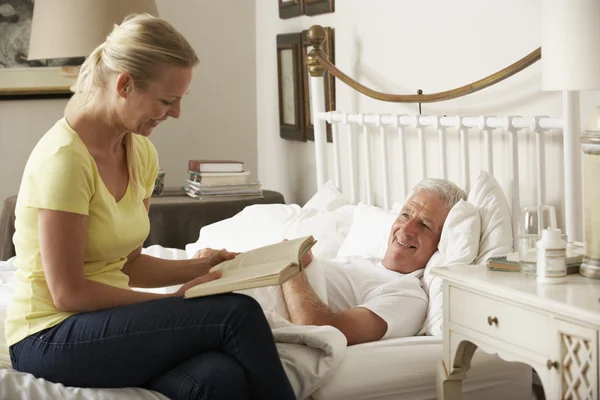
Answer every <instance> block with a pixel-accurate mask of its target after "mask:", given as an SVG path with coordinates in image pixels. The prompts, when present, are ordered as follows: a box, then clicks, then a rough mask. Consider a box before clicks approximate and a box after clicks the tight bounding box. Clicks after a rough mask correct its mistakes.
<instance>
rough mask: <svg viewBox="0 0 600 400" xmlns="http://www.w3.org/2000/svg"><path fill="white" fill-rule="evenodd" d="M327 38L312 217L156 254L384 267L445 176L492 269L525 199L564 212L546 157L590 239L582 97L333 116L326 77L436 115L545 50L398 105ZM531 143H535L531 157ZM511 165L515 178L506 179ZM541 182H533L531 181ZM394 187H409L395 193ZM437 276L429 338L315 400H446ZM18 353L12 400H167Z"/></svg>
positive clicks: (477, 374) (485, 373)
mask: <svg viewBox="0 0 600 400" xmlns="http://www.w3.org/2000/svg"><path fill="white" fill-rule="evenodd" d="M323 35H324V31H323V29H322V28H321V27H318V26H316V27H313V28H311V30H310V34H309V37H310V38H311V43H312V45H313V50H312V52H311V54H310V55H309V57H308V64H309V68H310V69H311V73H312V77H311V83H310V84H311V91H312V99H313V101H312V115H313V118H314V138H315V143H314V148H315V165H316V191H315V194H314V196H313V197H312V198H311V199H310V200H309V201H308V202H307V203H306V204H305V205H304V206H302V207H300V206H299V205H294V204H289V205H283V204H276V205H255V206H250V207H248V208H246V209H244V210H243V211H242V212H241V213H239V214H238V215H236V216H235V217H233V218H230V219H228V220H224V221H221V222H218V223H216V224H212V225H209V226H207V227H204V228H203V229H202V230H201V232H200V237H199V239H198V241H196V242H194V243H190V244H189V245H188V246H186V249H185V250H184V249H164V248H159V247H156V246H153V247H152V248H147V249H145V250H144V251H145V252H147V253H149V254H162V255H165V256H167V257H170V258H178V257H187V256H190V255H191V254H193V252H194V251H195V250H196V249H198V248H202V247H213V248H220V247H227V248H229V249H230V250H232V251H243V250H246V249H249V248H252V247H256V246H260V245H264V244H268V243H273V242H276V241H279V240H282V239H283V238H292V237H298V236H301V235H304V234H313V235H314V236H315V237H316V238H317V239H318V241H319V242H318V244H317V246H316V247H315V249H314V251H315V257H317V258H322V259H335V258H340V257H354V256H357V257H358V256H360V257H363V256H364V257H366V256H375V257H378V256H379V257H380V256H381V253H382V247H381V243H382V241H381V235H385V234H387V231H388V229H389V225H390V224H391V221H392V220H393V218H394V217H395V215H396V213H397V206H398V205H399V204H401V202H402V201H403V200H404V199H405V198H406V196H407V194H408V193H409V188H410V186H412V184H414V183H416V182H417V181H418V180H420V179H422V178H425V177H429V176H433V177H444V178H449V179H451V180H454V181H456V182H457V183H458V184H459V185H460V186H461V187H463V189H465V190H466V191H467V192H468V193H469V201H471V202H474V204H476V205H477V207H479V210H480V211H479V214H478V216H479V217H480V222H481V225H480V231H478V235H477V241H476V244H475V245H476V246H477V249H476V250H477V251H476V252H475V254H474V255H473V258H472V259H471V260H470V262H468V263H469V264H470V263H477V262H484V261H485V260H486V258H487V257H490V256H492V255H495V254H499V253H502V252H506V251H507V250H508V249H511V248H512V246H513V242H514V238H515V235H514V227H515V226H516V224H513V223H512V222H513V221H515V219H516V218H517V213H515V212H514V210H518V209H519V207H520V205H521V204H522V203H523V202H522V199H521V195H522V194H523V193H522V191H524V192H526V193H525V196H524V197H525V198H526V199H527V200H526V201H531V200H532V199H533V201H535V202H536V204H544V203H548V202H549V201H554V200H556V198H554V197H552V196H549V195H548V193H547V191H546V184H545V182H546V180H547V177H546V173H547V171H548V170H550V169H552V168H556V167H557V166H556V165H555V164H556V163H546V157H545V155H546V154H549V155H550V157H551V159H553V160H560V161H561V162H560V163H559V164H561V167H564V175H563V176H564V186H565V187H564V193H567V195H566V197H565V198H564V220H565V223H564V228H565V231H566V233H567V234H568V236H569V238H570V239H572V240H573V239H574V240H579V239H581V235H582V229H581V224H582V219H581V214H580V212H581V211H580V210H578V207H577V205H578V204H580V202H581V184H580V183H578V182H580V180H581V173H580V156H579V148H578V146H577V145H576V143H575V138H576V136H575V135H574V134H573V132H574V131H575V130H576V126H577V125H576V123H575V118H574V116H575V115H577V109H576V107H575V106H573V97H572V95H571V94H568V93H567V94H565V96H564V102H565V104H566V107H565V110H566V112H565V115H563V116H562V117H560V118H549V117H545V116H518V117H515V116H508V117H498V116H493V115H492V116H486V115H483V116H461V115H458V116H447V115H441V116H429V115H427V116H426V115H419V114H414V115H406V114H402V115H394V114H390V113H387V112H386V113H380V114H378V113H369V114H362V113H345V112H343V111H341V110H335V111H329V112H326V111H325V107H324V104H325V102H324V90H323V87H324V85H323V76H322V75H323V72H324V70H325V69H327V71H328V72H329V73H330V74H332V75H333V76H335V77H336V78H338V79H340V80H341V81H343V82H345V83H348V84H349V85H350V86H352V87H353V88H354V89H356V90H357V91H359V92H361V93H366V94H368V95H371V96H372V97H375V98H378V99H383V100H385V101H398V102H412V103H419V102H422V103H425V102H429V101H439V100H444V99H449V98H453V96H458V95H464V94H468V93H471V92H472V91H474V90H478V89H483V88H485V87H486V86H489V85H490V84H493V83H494V82H495V81H499V80H502V79H505V78H507V77H509V76H510V75H512V74H514V73H517V72H518V71H520V70H521V69H523V68H526V67H527V66H528V65H531V64H532V63H533V62H535V61H537V60H539V57H540V53H539V49H538V51H537V52H533V53H532V54H530V55H529V56H527V57H526V58H524V59H523V60H520V61H519V62H517V63H515V64H513V65H512V66H510V67H509V68H507V69H506V70H503V71H501V72H502V73H501V74H499V75H498V74H496V75H494V76H495V78H494V79H495V80H490V79H487V78H485V79H483V80H482V81H478V82H475V83H474V84H472V85H467V86H465V87H464V88H466V89H464V88H459V89H457V90H455V91H449V92H445V93H444V96H439V95H409V96H393V95H385V94H381V93H377V92H374V91H372V90H370V89H368V88H365V87H363V86H362V85H360V84H359V83H357V82H355V81H352V80H351V79H350V78H349V77H348V76H346V75H345V74H343V73H342V72H341V71H339V70H338V69H337V68H336V67H335V66H334V65H333V64H331V63H330V62H329V61H327V58H326V57H324V56H323V54H322V53H321V51H320V44H321V42H322V40H323V38H324V36H323ZM327 124H329V125H331V131H332V136H333V144H328V143H327V138H326V130H327V128H326V125H327ZM525 135H527V137H528V138H529V139H527V144H526V146H524V147H522V146H521V142H522V137H524V136H525ZM531 138H533V140H534V144H533V145H532V144H531V143H530V139H531ZM563 141H564V146H563ZM563 147H564V151H563ZM495 155H496V157H495V158H494V156H495ZM519 155H520V156H521V157H522V158H521V161H523V160H525V164H526V165H528V166H530V167H531V168H530V170H529V171H528V172H530V173H529V174H525V178H526V179H523V176H522V175H523V174H522V173H520V170H519V164H520V161H519ZM550 157H549V158H550ZM499 163H500V164H501V165H503V166H504V168H503V169H501V170H500V171H496V172H497V173H496V174H494V168H495V167H496V168H497V165H498V164H499ZM455 165H456V166H459V168H455V169H454V170H456V171H458V172H457V173H456V174H455V175H453V174H452V171H453V168H452V167H453V166H455ZM481 171H484V172H483V173H482V172H481ZM507 171H508V172H507ZM553 171H554V170H553ZM561 173H562V171H561ZM531 176H533V180H529V178H530V177H531ZM495 177H496V178H498V179H496V178H495ZM392 182H397V183H399V184H398V185H392ZM527 196H529V197H527ZM559 201H562V199H560V198H559ZM504 203H505V204H504ZM482 210H484V211H482ZM511 210H512V212H511ZM257 231H259V232H257ZM365 232H366V233H368V235H365ZM361 234H362V235H361ZM384 237H385V236H384ZM442 263H443V262H442ZM428 266H429V265H428ZM433 267H435V264H432V268H433ZM0 271H1V272H2V274H1V275H0V302H1V303H2V304H1V307H0V317H3V313H4V307H5V305H6V302H7V299H8V296H9V294H10V288H11V282H10V281H11V272H12V266H11V263H10V260H9V262H5V263H2V264H0ZM426 273H427V270H426V271H425V275H424V278H423V279H424V286H427V290H428V294H429V298H430V310H429V311H431V313H430V314H429V315H428V319H427V320H426V325H427V326H424V328H423V330H422V333H423V334H421V335H418V336H414V337H409V338H402V339H391V340H383V341H379V342H375V343H366V344H361V345H355V346H350V347H349V348H347V349H346V350H345V352H344V357H343V359H341V360H340V362H339V363H337V364H336V366H335V368H332V369H330V370H329V371H328V372H327V373H326V374H324V375H323V376H321V377H320V378H322V379H320V381H319V384H318V385H317V386H315V387H314V388H312V389H311V390H310V397H311V398H312V399H314V400H321V399H328V400H329V399H398V398H402V399H433V398H435V397H436V387H435V376H436V369H437V366H438V364H439V361H440V360H441V359H442V337H441V336H440V334H439V332H440V329H441V325H440V324H441V322H440V321H439V320H436V318H435V317H434V314H435V315H439V314H440V313H441V310H442V308H443V304H441V303H440V301H441V300H440V297H439V293H440V292H439V290H438V292H436V293H435V294H434V293H433V291H434V290H435V288H436V287H438V289H439V285H436V282H435V280H429V281H427V276H428V275H427V274H426ZM164 290H172V288H171V289H164ZM433 308H435V310H432V309H433ZM434 311H435V312H434ZM436 332H437V333H436ZM6 350H7V349H6V346H5V345H3V343H0V363H3V366H4V367H6V369H2V370H0V382H1V384H0V398H58V397H61V398H77V399H91V398H94V399H100V398H114V397H117V396H118V398H124V399H156V398H158V399H162V398H164V397H162V396H161V395H159V394H157V393H153V392H149V391H145V390H142V389H121V390H98V389H76V388H64V387H62V386H61V385H54V384H50V383H48V382H44V381H41V380H35V379H33V378H32V377H31V376H28V375H27V374H19V373H16V372H14V371H11V370H10V369H9V367H10V363H9V361H10V360H9V359H8V358H7V357H6ZM472 364H473V365H474V366H476V368H474V369H473V371H469V373H468V374H467V379H466V380H465V382H464V384H463V393H464V398H465V399H483V398H485V399H508V398H510V399H529V398H531V395H532V371H531V368H530V367H528V366H526V365H523V364H514V363H508V362H505V361H503V360H501V359H500V358H499V357H497V356H495V355H489V354H485V353H483V352H480V351H477V352H476V355H475V356H474V358H473V363H472ZM304 397H305V396H302V398H304Z"/></svg>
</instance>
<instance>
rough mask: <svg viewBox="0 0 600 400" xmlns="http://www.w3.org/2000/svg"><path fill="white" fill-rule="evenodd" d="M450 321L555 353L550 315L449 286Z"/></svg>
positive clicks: (525, 346)
mask: <svg viewBox="0 0 600 400" xmlns="http://www.w3.org/2000/svg"><path fill="white" fill-rule="evenodd" d="M449 312H450V314H449V318H450V322H453V323H456V324H459V325H462V326H464V327H466V328H469V329H472V330H474V331H477V332H480V333H483V334H485V335H488V336H490V337H493V338H496V339H500V340H503V341H506V342H507V343H511V344H513V345H516V346H519V347H522V348H525V349H528V350H530V351H533V352H535V353H538V354H541V355H544V356H550V355H552V354H553V353H554V350H555V348H554V346H555V344H554V341H553V340H552V338H553V337H554V335H553V332H554V331H555V329H554V328H553V326H554V325H553V324H552V320H551V318H550V316H548V315H546V314H543V313H540V312H536V311H533V310H528V309H524V308H521V307H519V306H516V305H513V304H508V303H505V302H504V301H503V300H501V299H495V298H492V297H488V296H486V295H484V294H478V293H475V292H470V291H467V290H464V289H461V288H457V287H454V286H450V309H449Z"/></svg>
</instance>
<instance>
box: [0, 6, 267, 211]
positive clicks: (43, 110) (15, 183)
mask: <svg viewBox="0 0 600 400" xmlns="http://www.w3.org/2000/svg"><path fill="white" fill-rule="evenodd" d="M157 4H158V9H159V13H160V15H161V16H162V17H163V18H165V19H167V20H168V21H170V22H171V23H172V24H174V25H175V27H176V28H178V29H179V30H180V31H181V32H182V33H183V34H184V35H185V36H186V38H187V39H188V40H189V41H190V43H191V44H192V46H193V47H194V49H196V52H197V53H198V56H199V57H200V65H199V67H198V68H197V69H196V73H195V77H194V81H193V84H192V87H191V90H190V94H189V95H188V96H187V97H186V98H185V99H184V101H183V103H182V114H181V118H180V119H179V120H169V121H168V122H166V123H165V124H163V125H161V126H160V127H159V128H157V129H156V131H155V132H154V134H153V135H152V137H151V139H152V141H153V143H154V144H155V145H156V147H157V149H158V153H159V157H160V164H161V167H163V168H164V169H165V171H166V186H168V187H176V186H181V185H183V184H185V179H186V173H185V172H186V170H187V160H188V159H190V158H228V159H229V158H233V159H240V160H242V161H244V162H245V163H246V166H247V167H248V168H249V169H250V170H251V171H252V175H253V177H256V176H257V162H256V159H257V143H256V140H257V135H256V106H255V102H256V86H255V76H256V62H255V57H256V54H255V46H254V43H255V19H254V15H255V3H254V1H248V0H244V1H238V0H220V1H218V2H217V1H210V0H177V1H172V0H158V1H157ZM65 105H66V100H23V101H0V201H3V200H4V199H5V198H6V197H8V196H10V195H12V194H15V193H17V191H18V189H19V183H20V180H21V175H22V171H23V168H24V167H25V163H26V161H27V157H28V156H29V153H30V152H31V149H33V147H34V146H35V143H37V141H38V140H39V138H40V137H41V136H42V135H43V134H44V133H45V132H46V131H47V130H48V129H49V128H50V127H51V126H52V124H53V123H54V122H55V121H56V120H57V119H59V118H60V117H61V116H62V112H63V109H64V106H65ZM232 110H235V111H236V117H235V118H230V117H229V114H230V113H231V111H232Z"/></svg>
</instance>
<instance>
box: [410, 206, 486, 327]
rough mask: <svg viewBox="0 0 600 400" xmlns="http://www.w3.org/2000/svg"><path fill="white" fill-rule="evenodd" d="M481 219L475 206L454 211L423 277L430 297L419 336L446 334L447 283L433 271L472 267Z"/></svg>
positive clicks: (453, 209)
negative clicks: (465, 266)
mask: <svg viewBox="0 0 600 400" xmlns="http://www.w3.org/2000/svg"><path fill="white" fill-rule="evenodd" d="M480 234H481V219H480V216H479V210H478V209H477V207H475V206H474V205H472V204H470V203H468V202H466V201H464V200H460V201H459V202H458V203H456V204H455V205H454V207H452V209H451V210H450V212H449V213H448V216H447V217H446V222H444V227H443V229H442V236H441V237H440V243H439V244H438V251H437V252H436V253H434V255H433V256H432V257H431V259H429V262H428V263H427V265H426V266H425V271H424V273H423V289H424V290H425V292H427V295H428V296H429V304H428V306H427V317H426V318H425V322H424V323H423V327H422V328H421V330H420V331H419V333H418V334H419V335H422V334H425V335H431V336H439V335H442V334H443V331H442V322H443V316H444V315H443V299H444V295H443V293H442V287H443V285H442V284H443V281H442V279H441V278H438V277H434V276H433V275H432V274H431V271H432V270H433V269H435V268H436V267H439V266H453V265H465V264H467V265H468V264H471V263H473V261H475V259H476V257H477V254H478V253H479V237H480Z"/></svg>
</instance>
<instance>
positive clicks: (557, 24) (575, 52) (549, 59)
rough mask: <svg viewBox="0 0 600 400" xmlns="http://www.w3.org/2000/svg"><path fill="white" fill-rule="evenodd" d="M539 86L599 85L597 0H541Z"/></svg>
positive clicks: (599, 1)
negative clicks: (540, 78)
mask: <svg viewBox="0 0 600 400" xmlns="http://www.w3.org/2000/svg"><path fill="white" fill-rule="evenodd" d="M542 88H543V89H544V90H590V89H600V0H542Z"/></svg>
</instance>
